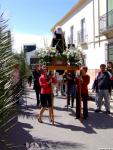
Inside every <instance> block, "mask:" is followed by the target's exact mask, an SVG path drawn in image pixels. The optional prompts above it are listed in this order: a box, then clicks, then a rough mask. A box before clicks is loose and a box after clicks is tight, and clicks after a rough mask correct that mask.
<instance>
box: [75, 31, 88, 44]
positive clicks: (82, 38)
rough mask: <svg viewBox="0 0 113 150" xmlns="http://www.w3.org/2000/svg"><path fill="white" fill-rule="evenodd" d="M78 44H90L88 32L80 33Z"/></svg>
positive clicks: (78, 34)
mask: <svg viewBox="0 0 113 150" xmlns="http://www.w3.org/2000/svg"><path fill="white" fill-rule="evenodd" d="M77 39H78V44H86V43H87V42H88V35H87V34H86V31H85V30H83V31H78V33H77Z"/></svg>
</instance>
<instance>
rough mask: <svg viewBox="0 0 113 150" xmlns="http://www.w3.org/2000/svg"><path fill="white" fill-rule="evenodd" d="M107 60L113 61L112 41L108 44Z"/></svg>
mask: <svg viewBox="0 0 113 150" xmlns="http://www.w3.org/2000/svg"><path fill="white" fill-rule="evenodd" d="M108 61H112V62H113V43H110V44H108Z"/></svg>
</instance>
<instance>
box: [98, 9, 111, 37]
mask: <svg viewBox="0 0 113 150" xmlns="http://www.w3.org/2000/svg"><path fill="white" fill-rule="evenodd" d="M99 22H100V35H105V36H106V37H107V38H111V37H113V10H111V11H109V12H107V13H106V14H104V15H103V16H101V17H100V18H99Z"/></svg>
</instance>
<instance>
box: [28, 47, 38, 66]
mask: <svg viewBox="0 0 113 150" xmlns="http://www.w3.org/2000/svg"><path fill="white" fill-rule="evenodd" d="M35 53H36V50H34V51H31V52H27V53H26V60H27V63H28V65H30V58H31V57H32V56H34V55H35Z"/></svg>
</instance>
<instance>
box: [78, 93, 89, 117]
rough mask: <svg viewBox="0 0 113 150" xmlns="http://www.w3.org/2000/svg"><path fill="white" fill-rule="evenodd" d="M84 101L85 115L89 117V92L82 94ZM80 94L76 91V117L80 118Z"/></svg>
mask: <svg viewBox="0 0 113 150" xmlns="http://www.w3.org/2000/svg"><path fill="white" fill-rule="evenodd" d="M81 98H82V102H83V117H84V118H87V117H88V94H81ZM80 109H81V108H80V94H79V93H78V92H77V93H76V117H77V118H80Z"/></svg>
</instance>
